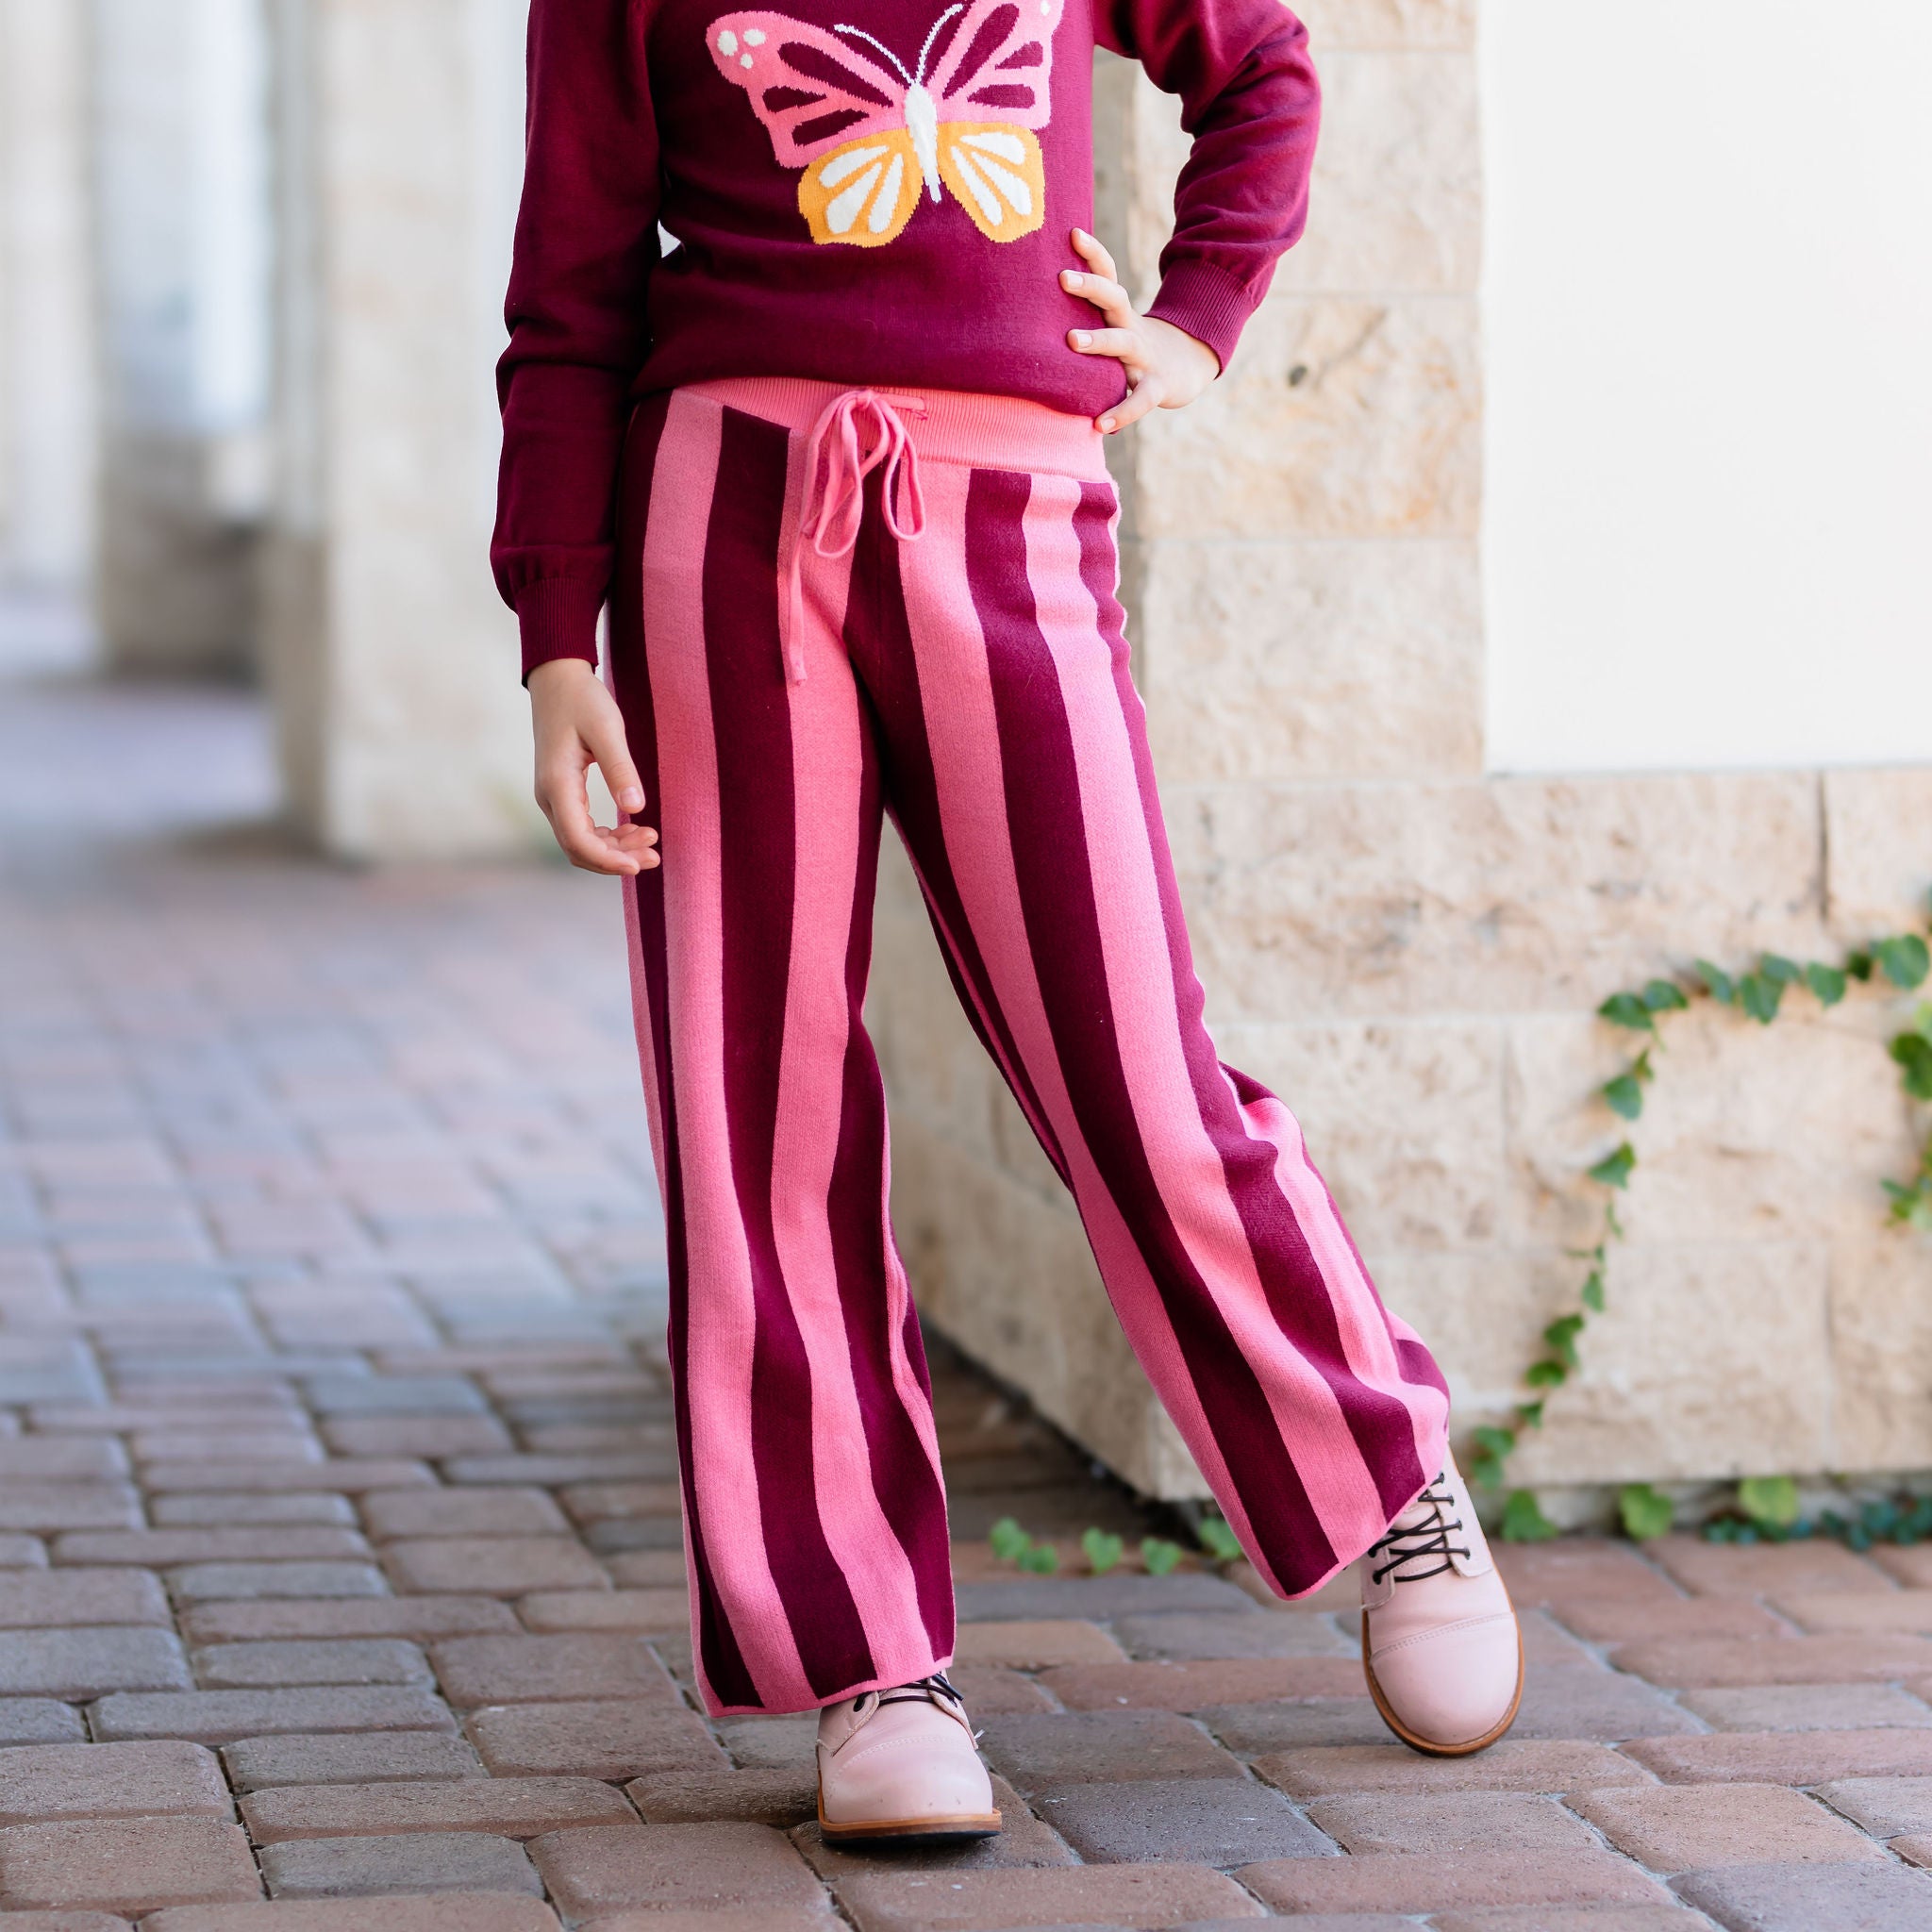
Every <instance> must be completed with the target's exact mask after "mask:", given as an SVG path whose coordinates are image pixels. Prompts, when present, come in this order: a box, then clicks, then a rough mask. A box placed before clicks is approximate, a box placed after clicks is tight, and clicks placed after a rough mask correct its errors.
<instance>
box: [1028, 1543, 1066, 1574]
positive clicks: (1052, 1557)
mask: <svg viewBox="0 0 1932 1932" xmlns="http://www.w3.org/2000/svg"><path fill="white" fill-rule="evenodd" d="M1019 1560H1020V1567H1021V1569H1023V1570H1024V1571H1025V1573H1026V1574H1028V1575H1029V1576H1051V1575H1052V1574H1053V1573H1054V1572H1055V1571H1056V1570H1058V1568H1059V1567H1060V1553H1059V1552H1058V1550H1057V1549H1055V1548H1054V1546H1053V1545H1052V1544H1051V1543H1035V1544H1033V1545H1032V1547H1031V1548H1030V1549H1024V1550H1022V1551H1021V1552H1020V1559H1019Z"/></svg>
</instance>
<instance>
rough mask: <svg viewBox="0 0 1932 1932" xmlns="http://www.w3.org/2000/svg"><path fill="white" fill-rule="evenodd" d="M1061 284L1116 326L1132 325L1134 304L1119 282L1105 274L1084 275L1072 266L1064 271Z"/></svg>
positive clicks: (1069, 292)
mask: <svg viewBox="0 0 1932 1932" xmlns="http://www.w3.org/2000/svg"><path fill="white" fill-rule="evenodd" d="M1060 286H1061V288H1063V289H1064V290H1066V291H1067V293H1068V294H1070V295H1077V296H1079V298H1080V299H1081V301H1083V302H1091V303H1092V305H1093V306H1094V308H1097V309H1099V310H1100V312H1101V314H1103V315H1104V316H1106V317H1107V319H1108V322H1110V323H1112V324H1113V325H1114V326H1115V327H1116V328H1128V327H1131V326H1132V325H1133V321H1134V305H1133V303H1132V301H1131V300H1129V299H1128V295H1127V291H1125V290H1124V288H1122V287H1121V285H1120V284H1119V283H1118V282H1116V281H1111V280H1109V279H1108V277H1107V276H1105V275H1082V274H1081V273H1080V271H1079V270H1078V269H1075V268H1070V269H1067V270H1064V271H1063V272H1062V274H1061V275H1060Z"/></svg>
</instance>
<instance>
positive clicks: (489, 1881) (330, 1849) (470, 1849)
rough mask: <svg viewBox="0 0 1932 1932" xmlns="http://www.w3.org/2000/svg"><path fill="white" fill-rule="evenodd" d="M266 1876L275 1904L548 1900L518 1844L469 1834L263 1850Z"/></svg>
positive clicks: (303, 1843)
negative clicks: (386, 1897)
mask: <svg viewBox="0 0 1932 1932" xmlns="http://www.w3.org/2000/svg"><path fill="white" fill-rule="evenodd" d="M261 1875H262V1877H263V1879H264V1880H265V1881H266V1882H267V1885H268V1890H269V1896H270V1897H271V1898H341V1897H344V1896H356V1895H366V1894H368V1893H371V1892H377V1893H382V1892H409V1891H482V1892H489V1891H511V1892H515V1891H524V1892H529V1893H531V1894H532V1895H534V1896H536V1897H539V1898H541V1896H542V1895H543V1881H542V1880H541V1878H539V1877H538V1876H537V1870H536V1867H535V1866H533V1865H532V1864H531V1863H530V1861H529V1858H528V1857H526V1856H525V1852H524V1848H523V1846H522V1845H520V1844H518V1843H517V1841H516V1840H514V1839H509V1838H490V1837H487V1836H485V1835H484V1834H482V1833H480V1832H469V1831H459V1832H437V1831H420V1832H410V1833H408V1835H407V1836H404V1837H399V1838H319V1839H304V1840H300V1841H299V1842H296V1843H291V1844H272V1845H264V1846H263V1847H262V1851H261ZM371 1932H375V1928H373V1927H372V1928H371Z"/></svg>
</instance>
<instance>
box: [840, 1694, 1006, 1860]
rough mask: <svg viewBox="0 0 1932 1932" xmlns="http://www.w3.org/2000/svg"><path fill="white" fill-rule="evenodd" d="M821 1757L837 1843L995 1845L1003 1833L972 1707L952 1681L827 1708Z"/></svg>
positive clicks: (867, 1697)
mask: <svg viewBox="0 0 1932 1932" xmlns="http://www.w3.org/2000/svg"><path fill="white" fill-rule="evenodd" d="M818 1757H819V1829H820V1831H821V1832H822V1833H823V1834H824V1838H825V1840H826V1842H827V1843H829V1844H849V1843H851V1842H853V1841H855V1840H863V1839H891V1840H896V1841H899V1842H902V1843H903V1842H905V1841H906V1840H953V1839H974V1838H991V1837H992V1836H993V1834H994V1833H995V1832H997V1831H998V1830H999V1828H1000V1814H999V1812H998V1810H997V1809H996V1808H995V1807H994V1805H993V1801H992V1782H991V1779H990V1778H989V1777H988V1776H987V1774H986V1766H985V1765H984V1764H982V1763H981V1762H980V1760H979V1753H978V1751H977V1749H976V1748H975V1747H974V1739H973V1725H972V1724H971V1723H970V1721H969V1720H968V1718H967V1716H966V1707H965V1705H964V1704H962V1703H961V1702H960V1700H959V1693H958V1691H955V1690H954V1689H953V1687H952V1685H950V1684H949V1683H947V1681H946V1680H945V1678H944V1676H943V1675H935V1676H931V1677H922V1678H921V1679H920V1680H919V1682H918V1683H916V1684H905V1685H902V1686H900V1688H899V1689H897V1690H896V1691H865V1692H864V1693H863V1694H862V1695H860V1696H858V1697H852V1698H847V1699H846V1700H845V1701H844V1702H843V1703H842V1704H833V1705H828V1706H826V1707H825V1708H824V1710H822V1711H820V1713H819V1745H818Z"/></svg>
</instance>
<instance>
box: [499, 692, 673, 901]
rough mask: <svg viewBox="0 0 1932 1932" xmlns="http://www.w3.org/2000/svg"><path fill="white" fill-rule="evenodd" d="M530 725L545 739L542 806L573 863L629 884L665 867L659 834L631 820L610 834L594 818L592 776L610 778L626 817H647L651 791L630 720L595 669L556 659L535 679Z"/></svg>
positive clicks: (540, 767)
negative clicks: (628, 732) (628, 737)
mask: <svg viewBox="0 0 1932 1932" xmlns="http://www.w3.org/2000/svg"><path fill="white" fill-rule="evenodd" d="M530 726H531V729H532V731H533V732H534V733H535V735H536V740H537V803H538V804H539V805H540V806H541V807H542V808H543V816H544V817H545V818H546V819H548V820H549V821H550V829H551V830H552V831H553V832H555V833H556V834H557V842H558V844H559V845H560V846H562V847H563V850H564V855H565V857H566V858H569V860H570V862H571V863H572V864H573V865H576V866H581V867H582V868H583V869H584V871H586V872H602V873H615V874H618V875H620V876H621V877H625V878H628V877H630V876H631V875H632V874H636V873H641V872H647V871H649V870H650V868H651V867H652V866H654V865H656V864H657V863H658V835H657V833H656V832H655V831H653V830H652V829H651V827H650V826H649V825H633V824H628V823H626V822H625V821H620V822H619V824H617V825H616V826H615V827H614V828H613V829H612V830H609V831H606V830H605V829H604V828H603V826H601V825H599V824H595V823H594V822H593V821H592V820H591V802H590V799H589V797H588V795H587V794H586V792H585V790H584V774H585V773H586V772H588V771H589V770H590V768H591V766H592V765H595V766H596V767H597V769H598V770H599V771H600V772H602V773H603V774H604V782H605V784H607V785H608V786H609V788H610V795H611V797H612V798H614V799H615V800H616V801H617V808H618V810H619V811H621V812H624V813H625V814H626V817H627V815H628V814H629V813H631V812H639V811H642V810H643V808H644V788H643V787H642V786H641V784H640V783H639V782H638V768H637V767H636V766H635V765H634V764H632V763H631V761H630V753H629V751H628V750H627V749H626V748H625V741H624V715H623V713H622V712H621V711H619V710H618V708H617V700H616V699H615V698H613V697H612V696H611V695H610V693H609V692H608V691H606V690H605V688H604V681H603V679H602V678H600V677H599V676H598V675H597V673H596V670H595V669H594V667H593V666H591V664H589V663H587V662H586V661H585V660H584V659H583V658H553V659H552V660H551V661H550V662H549V663H548V664H540V665H538V667H537V668H536V670H534V671H533V672H531V673H530Z"/></svg>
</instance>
